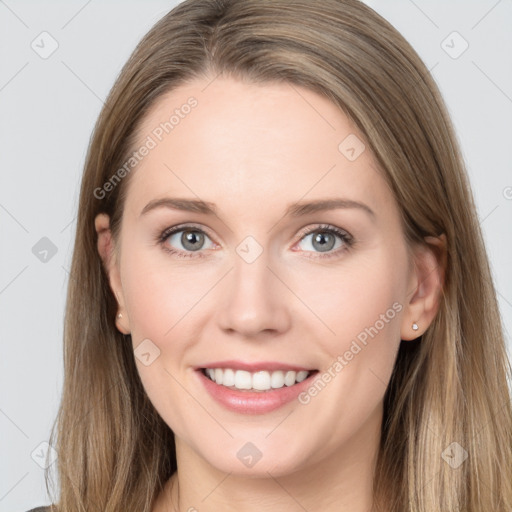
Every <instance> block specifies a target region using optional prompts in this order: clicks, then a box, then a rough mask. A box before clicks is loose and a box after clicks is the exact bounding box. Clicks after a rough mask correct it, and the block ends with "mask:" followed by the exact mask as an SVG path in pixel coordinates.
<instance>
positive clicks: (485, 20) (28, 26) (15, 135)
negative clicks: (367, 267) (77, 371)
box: [0, 0, 512, 512]
mask: <svg viewBox="0 0 512 512" xmlns="http://www.w3.org/2000/svg"><path fill="white" fill-rule="evenodd" d="M177 3H179V2H176V1H163V0H159V1H138V2H135V1H124V2H115V1H105V0H102V1H101V2H100V1H99V0H89V1H84V0H71V1H70V0H67V1H61V2H52V1H47V2H36V1H20V0H5V1H2V0H0V162H1V173H0V177H1V178H0V179H1V183H0V230H1V232H0V235H1V248H2V250H1V265H0V269H1V273H0V308H1V315H2V317H1V321H0V329H1V354H0V365H1V366H0V375H1V386H0V443H1V444H0V512H21V511H26V510H28V509H29V508H31V507H34V506H36V505H43V504H47V503H49V500H48V498H47V496H46V492H45V485H44V478H43V475H44V473H43V469H42V468H41V467H40V465H39V464H38V461H39V460H42V455H43V454H44V453H45V450H46V449H47V448H46V445H45V444H44V443H45V441H47V440H48V437H49V432H50V427H51V424H52V422H53V419H54V417H55V414H56V412H57V407H58V403H59V400H60V394H61V385H62V332H63V314H64V305H65V293H66V287H67V283H68V277H69V274H68V270H69V267H70V261H71V254H72V244H73V240H74V231H75V228H76V222H75V219H76V211H77V206H78V190H79V184H80V179H81V173H82V167H83V163H84V158H85V153H86V149H87V145H88V142H89V137H90V135H91V132H92V129H93V125H94V123H95V121H96V118H97V116H98V114H99V111H100V108H101V106H102V101H103V100H104V99H105V97H106V96H107V94H108V91H109V90H110V88H111V86H112V84H113V82H114V80H115V78H116V76H117V74H118V73H119V71H120V69H121V67H122V65H123V64H124V63H125V61H126V60H127V58H128V57H129V55H130V53H131V52H132V50H133V49H134V47H135V45H136V44H137V43H138V41H139V40H140V39H141V37H142V36H143V35H144V34H145V33H146V32H147V31H148V30H149V29H150V27H151V26H152V25H153V24H154V23H155V22H156V21H157V20H158V19H160V18H161V17H162V16H163V15H164V14H165V13H166V12H168V11H169V10H170V9H171V8H172V7H174V6H175V5H176V4H177ZM367 3H368V4H369V5H370V6H371V7H373V8H374V9H376V10H377V11H378V12H379V13H380V14H382V15H383V16H384V17H385V18H387V19H388V20H389V21H390V22H391V23H392V24H393V25H394V26H395V27H396V28H397V29H398V30H399V31H400V32H401V33H402V34H403V35H404V36H405V37H406V38H407V39H408V40H409V42H410V43H411V44H412V45H413V47H414V48H415V49H416V51H417V52H418V53H419V54H420V56H421V57H422V59H423V60H424V62H425V63H426V65H427V67H428V68H429V69H430V70H431V73H432V75H433V76H434V78H435V80H436V81H437V83H438V84H439V86H440V89H441V92H442V94H443V95H444V98H445V100H446V102H447V104H448V108H449V111H450V113H451V115H452V118H453V121H454V123H455V127H456V130H457V135H458V138H459V140H460V143H461V146H462V151H463V154H464V158H465V160H466V163H467V168H468V173H469V175H470V180H471V183H472V186H473V191H474V195H475V199H476V203H477V208H478V214H479V218H480V222H481V225H482V228H483V232H484V235H485V241H486V245H487V249H488V254H489V258H490V263H491V267H492V272H493V276H494V280H495V284H496V287H497V290H498V294H499V302H500V308H501V312H502V316H503V319H504V323H505V327H506V335H507V343H508V347H510V346H511V341H510V339H511V338H510V333H511V332H512V270H511V263H512V236H511V235H512V229H511V226H512V222H511V221H512V161H511V145H512V123H511V119H512V58H511V55H512V30H511V27H512V2H511V1H510V0H501V1H496V0H479V1H476V0H473V1H467V0H464V1H463V0H458V1H454V0H449V1H446V0H435V1H432V0H431V1H427V0H416V1H412V0H397V1H379V2H377V1H368V2H367ZM43 32H46V34H42V33H43ZM454 32H456V34H454ZM56 45H58V46H56ZM54 47H55V48H56V49H54ZM466 47H467V48H466ZM52 50H54V51H53V53H51V55H47V54H48V53H50V52H51V51H52ZM45 52H46V53H45ZM44 250H46V251H48V252H46V253H44V256H42V254H43V253H42V251H44ZM43 260H44V261H43ZM466 277H467V278H468V279H471V276H466ZM483 341H484V340H483Z"/></svg>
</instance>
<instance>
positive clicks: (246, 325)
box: [217, 252, 293, 339]
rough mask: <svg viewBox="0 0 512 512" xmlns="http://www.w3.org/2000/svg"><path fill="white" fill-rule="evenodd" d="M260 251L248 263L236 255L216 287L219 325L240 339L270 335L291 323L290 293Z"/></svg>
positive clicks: (276, 270)
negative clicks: (230, 267) (226, 273)
mask: <svg viewBox="0 0 512 512" xmlns="http://www.w3.org/2000/svg"><path fill="white" fill-rule="evenodd" d="M273 267H275V265H272V267H271V264H270V262H269V258H268V257H267V253H266V252H263V253H262V254H261V255H260V256H259V257H258V258H257V259H256V260H255V261H252V262H251V263H249V262H247V261H245V260H244V259H243V258H242V257H240V256H239V255H238V254H235V258H234V263H233V268H232V270H231V271H230V272H229V273H228V275H227V276H226V277H225V278H224V280H223V281H224V283H223V285H222V286H221V287H220V289H219V294H220V295H221V297H219V302H218V308H219V309H218V314H217V322H218V326H219V327H220V328H221V329H222V330H224V331H225V332H227V333H230V334H234V333H238V334H239V335H240V337H241V338H251V339H257V338H262V337H265V338H267V337H269V336H271V337H273V336H275V335H278V334H281V333H283V332H286V330H287V329H289V328H290V325H291V314H290V313H291V308H290V306H291V304H292V300H293V294H292V293H291V292H290V290H289V289H288V288H287V286H286V285H285V284H284V283H283V281H284V279H283V277H281V276H279V270H278V268H277V269H275V268H273Z"/></svg>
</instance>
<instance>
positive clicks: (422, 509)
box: [46, 0, 512, 512]
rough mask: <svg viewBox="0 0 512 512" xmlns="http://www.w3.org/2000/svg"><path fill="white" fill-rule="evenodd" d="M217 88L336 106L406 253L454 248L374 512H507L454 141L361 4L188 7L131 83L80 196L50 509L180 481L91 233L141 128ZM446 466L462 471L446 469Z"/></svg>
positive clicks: (379, 22) (491, 338)
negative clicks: (159, 104)
mask: <svg viewBox="0 0 512 512" xmlns="http://www.w3.org/2000/svg"><path fill="white" fill-rule="evenodd" d="M220 74H222V75H225V76H232V77H235V78H240V79H244V80H248V81H252V82H255V83H262V84H264V83H267V82H268V83H270V82H276V81H285V82H288V83H291V84H295V85H298V86H302V87H305V88H308V89H310V90H312V91H314V92H316V93H318V94H320V95H322V96H324V97H326V98H328V99H329V100H330V101H332V102H333V103H334V104H335V105H337V106H339V108H340V109H341V111H343V112H344V113H345V114H346V115H347V116H348V117H349V118H350V119H351V120H352V121H353V122H354V123H356V125H357V127H358V128H359V130H360V131H361V133H362V134H363V135H364V137H365V144H367V147H369V148H370V149H371V151H372V152H373V154H374V156H375V158H376V160H377V162H378V164H379V166H380V168H381V169H382V173H383V175H384V176H385V178H386V180H387V182H388V184H389V186H390V188H391V190H392V192H393V194H394V196H395V198H396V202H397V204H398V207H399V210H400V213H401V220H402V223H403V229H404V235H405V237H406V240H407V242H408V243H409V244H413V243H424V238H425V237H427V236H438V235H440V234H442V233H444V234H445V236H446V256H447V260H446V274H445V283H444V289H443V293H442V297H441V302H440V308H439V311H438V313H437V315H436V317H435V319H434V321H433V323H432V324H431V325H430V327H429V328H428V329H427V331H426V332H425V333H424V334H423V336H422V337H421V338H420V339H419V340H418V341H417V342H409V343H405V342H403V343H402V345H401V347H400V350H399V353H398V357H397V361H396V364H395V367H394V370H393V374H392V377H391V381H390V383H389V387H388V389H387V391H386V395H385V407H384V421H383V425H382V436H381V446H380V452H379V456H378V461H377V466H376V472H375V476H374V483H375V485H374V492H375V504H376V505H375V508H376V510H382V511H383V512H441V511H442V512H446V511H448V510H449V511H456V510H460V511H465V512H490V511H493V512H510V511H511V510H512V411H511V403H510V398H511V397H510V389H509V382H510V377H511V368H510V362H509V360H508V358H507V353H506V346H505V341H504V335H503V327H502V324H501V318H500V315H499V309H498V304H497V300H496V292H495V289H494V286H493V281H492V277H491V272H490V269H489V264H488V259H487V255H486V252H485V247H484V243H483V239H482V234H481V230H480V226H479V222H478V218H477V215H476V209H475V205H474V201H473V197H472V193H471V190H470V187H469V184H468V179H467V176H466V171H465V168H464V162H463V159H462V157H461V154H460V151H459V148H458V142H457V139H456V136H455V134H454V130H453V127H452V124H451V122H450V119H449V116H448V114H447V110H446V107H445V105H444V103H443V100H442V98H441V95H440V93H439V90H438V87H437V86H436V84H435V82H434V80H433V79H432V77H431V76H430V74H429V72H428V69H426V67H425V65H424V64H423V62H422V61H421V59H420V58H419V57H418V55H417V54H416V52H415V51H414V50H413V49H412V47H411V46H410V45H409V44H408V43H407V41H406V40H405V39H404V38H403V37H402V36H401V35H400V34H399V33H398V32H397V30H396V29H394V28H393V27H392V26H391V25H390V24H389V23H388V22H387V21H386V20H384V19H383V18H382V17H381V16H379V15H378V14H377V13H375V12H374V11H373V10H372V9H370V8H369V7H367V6H366V5H364V4H362V3H360V2H359V1H356V0H316V1H314V2H313V1H311V0H271V1H269V0H186V1H184V2H183V3H181V4H179V5H178V6H177V7H176V8H174V9H173V10H172V11H171V12H169V13H168V14H167V15H165V16H164V17H163V18H162V19H161V20H160V21H159V22H158V23H156V25H155V26H154V27H153V28H152V29H151V30H150V31H149V32H148V34H147V35H146V36H145V37H144V38H143V39H142V41H141V42H140V43H139V45H138V46H137V48H136V49H135V50H134V52H133V54H132V55H131V57H130V59H129V60H128V62H127V63H126V64H125V66H124V67H123V69H122V71H121V73H120V75H119V77H118V78H117V81H116V83H115V84H114V86H113V88H112V90H111V92H110V94H109V96H108V98H107V100H106V102H105V106H104V108H103V110H102V112H101V114H100V116H99V119H98V121H97V124H96V126H95V128H94V133H93V136H92V138H91V142H90V146H89V150H88V154H87V159H86V163H85V168H84V174H83V178H82V183H81V190H80V204H79V209H78V221H77V228H76V238H75V244H74V253H73V259H72V265H71V271H70V276H71V277H70V280H69V285H68V295H67V304H66V314H65V328H64V386H63V394H62V401H61V405H60V409H59V412H58V416H57V418H56V421H55V424H54V427H53V429H52V434H51V439H50V443H51V444H52V445H53V446H55V447H56V449H57V451H58V454H59V457H58V462H57V463H56V464H57V470H58V478H59V486H60V491H59V493H58V496H55V497H54V500H53V501H54V503H55V506H56V509H57V510H59V512H85V511H87V512H91V511H101V512H130V511H133V512H150V511H151V509H152V506H153V504H154V500H155V499H156V496H157V495H158V493H159V492H160V491H161V489H162V487H163V485H164V484H165V482H166V481H167V480H168V479H169V478H170V476H171V475H172V474H173V472H174V471H176V456H175V451H174V437H173V433H172V431H171V430H170V429H169V427H168V426H167V425H166V424H165V423H164V421H163V420H162V419H161V417H160V416H159V415H158V413H157V412H156V410H155V409H154V407H153V406H152V404H151V402H150V401H149V399H148V397H147V396H146V393H145V391H144V389H143V387H142V384H141V381H140V378H139V375H138V373H137V369H136V366H135V363H134V355H133V350H132V344H131V340H130V337H129V336H125V335H123V334H121V333H120V332H119V331H118V330H117V329H116V326H115V323H114V319H115V315H116V312H117V302H116V300H115V297H114V296H113V294H112V291H111V289H110V287H109V283H108V279H107V276H106V274H105V271H104V268H103V265H102V262H101V259H100V256H99V254H98V251H97V235H96V232H95V227H94V219H95V217H96V215H97V214H99V213H101V212H105V213H107V214H108V215H109V216H110V219H111V229H112V234H113V237H114V239H115V240H117V239H118V237H119V232H120V231H119V228H120V222H121V219H122V213H123V204H124V200H125V196H126V189H127V185H128V182H129V178H130V177H129V176H127V177H126V178H125V179H123V180H121V181H120V183H119V184H117V186H115V187H113V188H112V190H111V191H110V192H109V193H107V194H105V197H103V198H101V199H98V198H97V197H96V196H95V194H94V191H95V190H96V189H98V188H101V187H103V185H104V183H106V182H107V181H108V180H109V179H110V178H111V176H112V175H113V174H114V172H115V171H116V169H119V168H120V167H121V166H122V165H123V163H124V162H125V161H126V159H127V156H128V155H130V153H131V152H133V150H134V144H135V142H136V140H137V137H138V135H139V134H138V128H139V127H140V124H141V121H142V119H143V118H144V116H145V114H146V113H147V112H148V109H149V108H150V106H152V105H153V104H154V103H155V102H156V101H157V100H158V99H159V98H160V97H161V96H162V95H163V94H164V93H166V92H168V91H170V90H172V89H174V88H176V87H177V86H178V85H182V84H184V83H186V82H188V81H190V80H193V79H195V78H202V77H209V78H210V79H214V78H215V77H216V76H218V75H220ZM198 108H200V105H199V107H198ZM134 172H135V171H134ZM452 443H458V445H460V447H461V448H459V447H457V445H453V444H452ZM447 449H448V450H450V449H456V450H460V449H463V450H465V452H467V459H466V460H465V461H464V462H463V463H462V464H461V465H460V466H458V467H452V465H450V464H448V463H447V462H446V461H445V460H444V459H445V458H446V457H443V453H444V454H446V453H447V452H446V451H445V450H447ZM448 453H450V452H448ZM461 453H464V452H461ZM46 478H47V482H46V483H47V488H48V485H49V481H50V480H51V477H50V474H49V473H47V474H46ZM54 509H55V508H54Z"/></svg>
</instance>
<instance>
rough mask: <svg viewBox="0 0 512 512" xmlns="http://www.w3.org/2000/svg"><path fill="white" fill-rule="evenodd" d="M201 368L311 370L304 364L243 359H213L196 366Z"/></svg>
mask: <svg viewBox="0 0 512 512" xmlns="http://www.w3.org/2000/svg"><path fill="white" fill-rule="evenodd" d="M203 368H231V369H232V370H245V371H247V372H251V373H253V372H257V371H260V370H263V371H277V370H286V371H295V372H300V371H308V372H309V371H313V368H306V367H305V366H298V365H293V364H289V363H279V362H276V361H259V362H253V363H245V362H243V361H234V360H232V361H214V362H211V363H205V364H202V365H199V366H196V368H195V369H196V370H201V369H203Z"/></svg>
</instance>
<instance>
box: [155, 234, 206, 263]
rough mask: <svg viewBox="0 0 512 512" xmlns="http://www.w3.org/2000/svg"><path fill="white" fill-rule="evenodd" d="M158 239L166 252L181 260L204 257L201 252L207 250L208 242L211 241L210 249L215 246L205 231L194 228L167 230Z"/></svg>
mask: <svg viewBox="0 0 512 512" xmlns="http://www.w3.org/2000/svg"><path fill="white" fill-rule="evenodd" d="M158 238H159V239H158V241H159V243H160V244H161V245H162V247H163V249H164V250H165V251H167V252H170V253H172V254H175V255H176V256H178V257H181V258H191V257H203V256H204V254H203V253H202V252H201V250H202V249H205V247H204V245H205V241H206V240H210V243H211V245H210V248H212V247H214V245H215V244H213V242H212V241H211V239H210V237H209V236H208V235H207V234H206V233H205V232H204V231H203V230H201V229H199V228H196V227H194V226H175V227H173V228H169V229H166V230H165V231H164V232H163V233H162V234H161V235H160V236H159V237H158ZM176 246H177V248H176ZM206 248H208V247H206ZM194 253H197V254H194Z"/></svg>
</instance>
